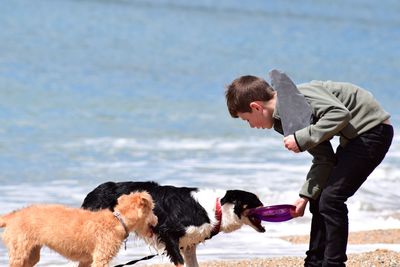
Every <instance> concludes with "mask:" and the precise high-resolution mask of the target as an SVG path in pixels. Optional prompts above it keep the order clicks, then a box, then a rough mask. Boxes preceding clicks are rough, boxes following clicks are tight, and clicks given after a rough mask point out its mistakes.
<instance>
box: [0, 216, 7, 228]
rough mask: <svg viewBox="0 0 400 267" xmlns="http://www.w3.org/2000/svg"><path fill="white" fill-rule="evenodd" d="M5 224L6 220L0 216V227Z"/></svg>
mask: <svg viewBox="0 0 400 267" xmlns="http://www.w3.org/2000/svg"><path fill="white" fill-rule="evenodd" d="M5 226H6V220H4V218H3V217H1V216H0V228H3V227H5Z"/></svg>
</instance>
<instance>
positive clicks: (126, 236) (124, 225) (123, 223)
mask: <svg viewBox="0 0 400 267" xmlns="http://www.w3.org/2000/svg"><path fill="white" fill-rule="evenodd" d="M113 214H114V216H115V218H117V219H118V221H119V222H120V223H121V224H122V226H123V227H124V230H125V238H124V239H127V238H128V236H129V230H128V227H127V226H126V224H125V222H124V220H123V219H122V217H121V214H120V213H119V212H118V211H114V212H113Z"/></svg>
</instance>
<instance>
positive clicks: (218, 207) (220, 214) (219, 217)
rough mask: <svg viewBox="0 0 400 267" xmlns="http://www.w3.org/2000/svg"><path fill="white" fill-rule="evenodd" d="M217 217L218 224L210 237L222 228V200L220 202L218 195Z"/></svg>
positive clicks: (216, 203)
mask: <svg viewBox="0 0 400 267" xmlns="http://www.w3.org/2000/svg"><path fill="white" fill-rule="evenodd" d="M215 219H217V224H216V225H215V226H214V228H213V229H212V231H211V236H210V238H211V237H213V236H215V235H216V234H218V233H219V230H220V229H221V223H222V210H221V202H219V197H217V199H216V201H215Z"/></svg>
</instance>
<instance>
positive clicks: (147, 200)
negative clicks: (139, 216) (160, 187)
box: [139, 192, 154, 210]
mask: <svg viewBox="0 0 400 267" xmlns="http://www.w3.org/2000/svg"><path fill="white" fill-rule="evenodd" d="M139 206H140V207H142V208H143V209H145V210H152V209H153V208H154V202H153V198H152V197H151V195H150V194H149V193H147V192H142V193H140V204H139Z"/></svg>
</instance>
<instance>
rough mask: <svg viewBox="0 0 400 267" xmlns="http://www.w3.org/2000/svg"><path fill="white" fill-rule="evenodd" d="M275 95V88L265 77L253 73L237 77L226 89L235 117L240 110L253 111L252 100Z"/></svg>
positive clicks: (227, 99) (231, 112) (229, 106)
mask: <svg viewBox="0 0 400 267" xmlns="http://www.w3.org/2000/svg"><path fill="white" fill-rule="evenodd" d="M273 96H274V89H272V87H271V86H270V85H269V84H268V83H267V82H266V81H265V80H264V79H261V78H259V77H256V76H251V75H245V76H241V77H239V78H237V79H235V80H234V81H233V82H232V83H231V84H230V85H228V86H227V88H226V91H225V97H226V104H227V106H228V110H229V113H230V114H231V116H232V117H233V118H237V117H238V112H240V113H244V112H251V108H250V103H251V102H253V101H268V100H270V99H271V98H272V97H273Z"/></svg>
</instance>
